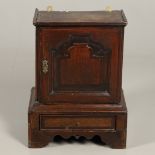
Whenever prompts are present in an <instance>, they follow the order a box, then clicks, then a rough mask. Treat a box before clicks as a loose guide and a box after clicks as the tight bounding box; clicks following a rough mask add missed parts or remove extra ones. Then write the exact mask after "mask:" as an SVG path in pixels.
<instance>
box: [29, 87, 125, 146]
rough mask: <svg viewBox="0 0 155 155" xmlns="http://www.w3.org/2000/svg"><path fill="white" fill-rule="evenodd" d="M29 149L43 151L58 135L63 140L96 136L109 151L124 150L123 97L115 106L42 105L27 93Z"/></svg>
mask: <svg viewBox="0 0 155 155" xmlns="http://www.w3.org/2000/svg"><path fill="white" fill-rule="evenodd" d="M28 116H29V119H28V120H29V123H28V124H29V147H34V148H37V147H43V146H45V145H47V144H48V143H49V142H51V140H52V139H53V138H54V137H55V136H57V135H60V136H62V137H63V138H69V137H71V136H84V137H86V138H87V139H91V138H93V137H94V136H96V135H98V136H100V138H101V140H102V141H103V142H104V143H106V144H107V145H109V146H111V147H112V148H125V147H126V130H127V109H126V105H125V100H124V96H123V93H122V95H121V101H120V103H119V104H113V105H112V104H95V103H94V104H85V105H84V106H83V104H80V103H78V104H74V103H67V105H66V104H62V103H58V104H50V105H46V104H42V103H39V102H38V101H36V100H35V89H34V88H33V89H32V91H31V98H30V104H29V115H28Z"/></svg>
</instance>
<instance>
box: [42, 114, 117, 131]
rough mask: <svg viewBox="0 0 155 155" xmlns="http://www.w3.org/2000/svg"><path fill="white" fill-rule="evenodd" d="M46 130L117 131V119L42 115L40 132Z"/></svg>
mask: <svg viewBox="0 0 155 155" xmlns="http://www.w3.org/2000/svg"><path fill="white" fill-rule="evenodd" d="M46 129H51V130H52V129H111V130H114V129H115V117H112V116H111V117H110V116H105V117H104V116H95V117H92V116H72V115H65V116H62V115H40V130H46Z"/></svg>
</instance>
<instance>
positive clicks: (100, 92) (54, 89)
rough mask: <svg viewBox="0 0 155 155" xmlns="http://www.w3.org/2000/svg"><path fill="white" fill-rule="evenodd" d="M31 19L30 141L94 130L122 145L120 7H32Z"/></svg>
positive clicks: (123, 22) (39, 144)
mask: <svg viewBox="0 0 155 155" xmlns="http://www.w3.org/2000/svg"><path fill="white" fill-rule="evenodd" d="M79 17H80V18H79ZM33 23H34V25H35V26H36V85H35V89H34V88H33V89H32V95H31V99H30V105H29V147H43V146H45V145H47V144H48V143H49V141H50V140H51V139H52V138H54V137H55V136H56V135H60V136H62V137H64V138H68V137H70V136H84V137H86V138H88V139H90V138H92V137H94V136H95V135H98V136H100V138H101V140H102V141H103V142H105V143H106V144H108V145H110V146H111V147H112V148H124V147H125V146H126V128H127V108H126V105H125V100H124V96H123V93H122V63H123V38H124V26H125V25H126V24H127V20H126V17H125V15H124V13H123V11H112V12H107V11H82V12H81V11H79V12H78V11H73V12H59V11H54V12H46V11H38V10H37V9H36V12H35V16H34V19H33Z"/></svg>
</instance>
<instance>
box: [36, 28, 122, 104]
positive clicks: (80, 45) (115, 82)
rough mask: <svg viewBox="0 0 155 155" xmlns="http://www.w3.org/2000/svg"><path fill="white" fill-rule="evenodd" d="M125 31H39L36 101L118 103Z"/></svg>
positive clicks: (49, 29) (60, 29)
mask: <svg viewBox="0 0 155 155" xmlns="http://www.w3.org/2000/svg"><path fill="white" fill-rule="evenodd" d="M121 34H122V29H121V28H119V27H110V28H109V27H98V28H93V27H63V28H62V27H61V28H57V27H53V28H50V27H42V28H38V30H37V39H38V40H37V83H36V85H37V97H38V99H39V101H40V102H42V103H57V102H66V103H71V102H74V103H113V102H119V99H120V88H121V64H122V63H121V61H122V60H121V59H122V47H121V46H122V43H121V40H122V38H121V37H122V35H121Z"/></svg>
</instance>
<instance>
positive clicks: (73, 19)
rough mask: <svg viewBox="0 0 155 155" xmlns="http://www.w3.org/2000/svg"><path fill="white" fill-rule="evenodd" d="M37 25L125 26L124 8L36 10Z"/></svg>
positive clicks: (34, 22) (35, 20)
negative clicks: (107, 9) (104, 9)
mask: <svg viewBox="0 0 155 155" xmlns="http://www.w3.org/2000/svg"><path fill="white" fill-rule="evenodd" d="M33 24H34V25H35V26H104V25H105V26H106V25H109V26H110V25H111V26H125V25H127V19H126V17H125V15H124V12H123V10H113V11H111V12H108V11H51V12H48V11H39V10H38V9H36V10H35V15H34V19H33Z"/></svg>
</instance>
